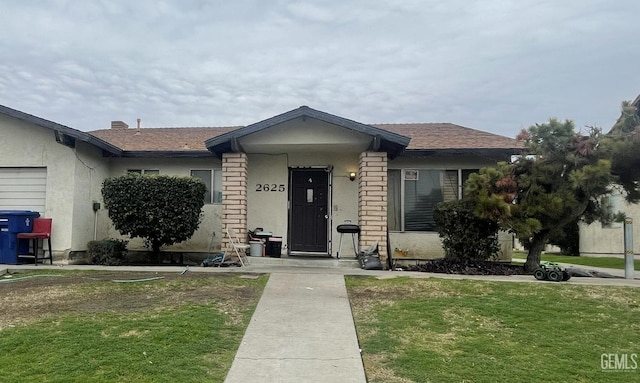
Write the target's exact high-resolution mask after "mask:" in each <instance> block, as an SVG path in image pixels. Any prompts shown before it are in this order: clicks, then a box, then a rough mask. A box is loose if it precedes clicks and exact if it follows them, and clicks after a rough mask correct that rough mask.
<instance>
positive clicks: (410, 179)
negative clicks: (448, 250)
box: [387, 168, 477, 231]
mask: <svg viewBox="0 0 640 383" xmlns="http://www.w3.org/2000/svg"><path fill="white" fill-rule="evenodd" d="M476 171H477V169H420V168H414V169H390V170H389V171H388V176H387V185H388V188H387V192H388V201H387V205H388V206H387V224H388V227H389V230H391V231H436V224H435V221H434V219H433V212H434V210H435V208H436V206H437V205H438V203H440V202H445V201H453V200H456V199H459V198H461V196H462V195H463V193H464V182H465V181H466V180H467V179H468V178H469V175H470V174H471V173H474V172H476Z"/></svg>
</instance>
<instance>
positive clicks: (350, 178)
mask: <svg viewBox="0 0 640 383" xmlns="http://www.w3.org/2000/svg"><path fill="white" fill-rule="evenodd" d="M355 179H356V172H351V173H349V181H353V180H355Z"/></svg>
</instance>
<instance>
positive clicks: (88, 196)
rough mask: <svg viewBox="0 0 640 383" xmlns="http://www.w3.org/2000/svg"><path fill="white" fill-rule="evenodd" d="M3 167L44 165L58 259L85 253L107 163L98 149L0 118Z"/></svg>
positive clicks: (47, 205)
mask: <svg viewBox="0 0 640 383" xmlns="http://www.w3.org/2000/svg"><path fill="white" fill-rule="evenodd" d="M0 166H11V167H46V168H47V183H46V200H45V211H44V212H41V214H42V216H44V217H51V218H52V219H53V228H52V247H53V250H54V256H56V257H66V255H67V254H68V253H69V251H71V250H83V249H84V248H85V245H86V242H87V241H88V240H90V239H91V236H92V231H93V211H92V208H91V204H90V202H87V201H91V200H92V199H93V198H98V197H99V195H98V194H96V188H95V181H96V180H99V179H100V178H101V177H103V175H104V174H106V166H107V164H106V163H105V162H104V161H103V160H102V157H101V154H100V152H99V151H98V150H96V149H95V148H93V147H91V146H89V145H86V144H84V143H81V142H78V143H77V147H76V148H75V149H74V148H70V147H67V146H64V145H61V144H58V143H57V142H56V141H55V134H54V132H53V131H52V130H50V129H47V128H42V127H38V126H35V125H31V124H28V123H26V122H22V121H19V120H16V119H13V118H10V117H8V116H4V115H0Z"/></svg>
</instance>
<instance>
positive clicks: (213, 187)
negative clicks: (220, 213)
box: [191, 169, 222, 204]
mask: <svg viewBox="0 0 640 383" xmlns="http://www.w3.org/2000/svg"><path fill="white" fill-rule="evenodd" d="M191 177H195V178H199V179H201V180H202V182H204V184H205V185H206V186H207V193H206V194H205V195H204V203H205V204H212V203H222V169H192V170H191Z"/></svg>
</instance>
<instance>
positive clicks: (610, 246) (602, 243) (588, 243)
mask: <svg viewBox="0 0 640 383" xmlns="http://www.w3.org/2000/svg"><path fill="white" fill-rule="evenodd" d="M632 105H634V106H635V107H636V108H637V110H638V113H639V115H640V95H639V96H638V97H636V99H635V100H633V102H632ZM603 202H604V203H605V204H606V206H608V208H609V212H610V213H611V214H612V215H615V214H617V213H619V212H622V213H624V214H625V215H626V216H627V217H628V218H631V219H632V221H633V237H634V241H633V243H634V246H633V252H634V254H640V205H639V204H630V203H628V202H626V200H625V198H624V193H623V192H622V191H620V190H614V193H613V194H611V195H610V196H608V197H606V198H605V200H604V201H603ZM580 255H585V256H600V257H603V256H622V255H624V224H623V223H622V222H612V223H608V224H603V223H601V222H594V223H592V224H590V225H587V224H584V223H581V224H580Z"/></svg>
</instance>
